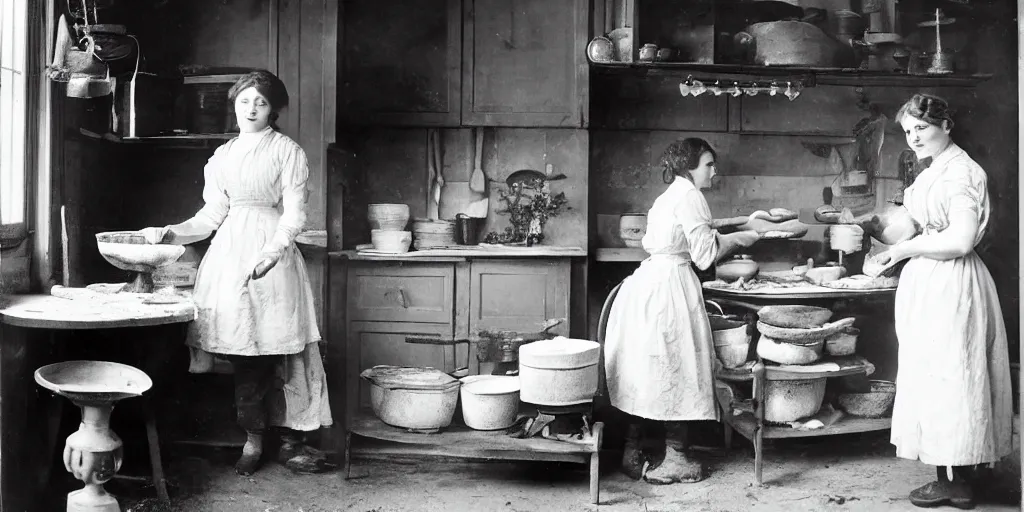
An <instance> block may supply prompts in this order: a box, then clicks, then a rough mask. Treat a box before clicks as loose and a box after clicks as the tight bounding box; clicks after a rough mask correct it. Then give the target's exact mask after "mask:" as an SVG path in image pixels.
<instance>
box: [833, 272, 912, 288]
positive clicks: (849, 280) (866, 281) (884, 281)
mask: <svg viewBox="0 0 1024 512" xmlns="http://www.w3.org/2000/svg"><path fill="white" fill-rule="evenodd" d="M897 284H899V279H897V278H895V277H869V276H866V275H864V274H857V275H855V276H850V277H844V278H842V279H837V280H835V281H832V282H828V283H822V284H821V286H826V287H828V288H839V289H843V290H876V289H880V288H895V287H896V285H897Z"/></svg>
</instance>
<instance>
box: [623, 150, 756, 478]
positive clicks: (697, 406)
mask: <svg viewBox="0 0 1024 512" xmlns="http://www.w3.org/2000/svg"><path fill="white" fill-rule="evenodd" d="M661 160H662V166H663V172H664V175H663V177H664V180H665V182H666V183H668V184H669V186H668V189H667V190H665V192H664V193H662V194H661V195H660V196H659V197H658V198H657V199H656V200H655V201H654V205H653V206H652V207H651V209H650V212H648V214H647V233H646V234H645V235H644V238H643V247H644V249H645V250H646V251H647V252H648V253H649V254H650V255H651V256H650V257H649V258H647V259H646V260H644V262H643V263H641V264H640V267H639V268H638V269H637V270H636V271H635V272H633V274H632V275H631V276H630V277H628V278H626V280H625V281H623V283H622V288H620V290H619V294H618V295H617V296H616V298H615V302H614V303H613V304H612V308H611V313H610V315H609V317H608V329H607V332H606V336H605V346H604V350H605V372H606V375H607V383H608V394H609V398H610V400H611V404H612V405H613V406H614V407H616V408H617V409H619V410H621V411H623V412H626V413H628V414H630V415H631V416H633V417H634V421H633V424H632V425H630V427H629V432H628V434H627V439H626V449H625V451H624V453H623V461H622V464H623V465H622V468H623V471H624V472H625V473H626V474H627V475H630V476H631V477H632V478H634V479H639V478H640V477H641V472H642V465H643V456H642V454H641V453H640V448H639V446H640V433H641V423H642V422H643V420H648V422H649V421H650V420H653V421H657V422H665V425H664V426H665V445H666V449H665V460H664V461H663V462H662V463H661V464H660V465H659V466H658V467H657V468H654V469H653V470H650V471H648V472H646V474H645V475H643V476H644V478H645V479H646V480H647V481H649V482H652V483H660V484H668V483H673V482H696V481H700V480H702V479H703V478H704V472H703V469H702V467H701V464H700V463H699V462H697V461H695V460H693V459H691V458H690V457H688V456H687V454H686V453H685V449H686V448H688V446H687V424H686V422H687V421H697V420H717V419H718V409H717V407H716V405H715V397H714V376H713V369H714V366H715V361H716V357H715V351H714V345H713V342H712V339H711V326H710V325H709V322H708V316H707V312H706V311H705V309H704V295H703V293H702V291H701V284H700V281H699V280H698V279H697V275H696V274H695V273H694V271H693V268H691V266H690V265H691V263H692V264H696V265H697V267H699V268H701V269H707V268H708V267H710V266H711V265H712V264H713V263H715V261H717V260H719V259H721V258H723V257H725V256H727V255H728V254H729V253H730V252H732V251H735V250H736V249H739V248H741V247H747V246H750V245H751V244H753V243H754V242H755V241H756V240H757V239H758V235H757V233H755V232H753V231H743V232H738V233H733V234H730V235H719V234H718V233H717V232H716V231H715V230H713V229H711V211H710V209H709V208H708V204H707V201H705V199H704V195H703V194H702V193H701V192H700V189H702V188H709V187H710V186H711V178H712V177H714V176H715V172H716V168H715V151H714V150H713V149H712V148H711V145H710V144H708V143H707V142H706V141H704V140H702V139H697V138H689V139H684V140H680V141H677V142H674V143H672V144H671V145H669V147H668V148H667V149H666V150H665V153H664V154H663V155H662V159H661ZM648 426H650V425H648Z"/></svg>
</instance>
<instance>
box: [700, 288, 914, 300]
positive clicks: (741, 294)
mask: <svg viewBox="0 0 1024 512" xmlns="http://www.w3.org/2000/svg"><path fill="white" fill-rule="evenodd" d="M895 293H896V288H876V289H870V290H856V289H840V288H825V287H820V286H813V287H812V286H808V287H801V288H777V289H769V290H764V291H746V290H733V289H729V288H718V287H712V286H705V287H704V295H707V296H712V297H715V296H718V297H731V298H735V299H772V300H789V299H857V298H861V299H863V298H868V297H878V296H885V295H893V294H895Z"/></svg>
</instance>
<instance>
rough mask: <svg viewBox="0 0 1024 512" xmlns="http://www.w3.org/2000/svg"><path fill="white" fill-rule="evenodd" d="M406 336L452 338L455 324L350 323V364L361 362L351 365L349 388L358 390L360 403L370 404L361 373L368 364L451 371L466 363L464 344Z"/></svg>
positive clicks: (368, 392)
mask: <svg viewBox="0 0 1024 512" xmlns="http://www.w3.org/2000/svg"><path fill="white" fill-rule="evenodd" d="M407 336H437V337H439V338H447V339H450V338H451V337H452V328H451V326H444V325H437V324H422V323H411V322H350V323H349V326H348V343H349V347H350V350H352V351H355V352H356V353H354V354H353V353H352V352H349V357H350V364H352V363H356V364H357V365H358V366H356V367H355V368H352V367H350V368H349V371H348V386H349V389H350V390H355V389H358V390H359V400H358V402H357V403H358V404H359V407H369V406H370V391H369V386H368V385H367V384H368V383H366V382H365V381H364V380H362V379H360V378H359V374H360V373H361V372H362V371H363V370H365V369H367V368H372V367H374V366H376V365H392V366H429V367H432V368H437V369H438V370H441V371H443V372H450V371H453V370H455V369H456V368H457V367H461V366H465V365H466V359H467V356H466V348H465V346H461V347H453V346H451V345H424V344H417V343H406V342H405V338H406V337H407ZM456 348H457V349H458V350H457V352H458V354H456ZM456 356H458V357H456ZM349 403H350V404H351V403H352V401H351V400H350V402H349Z"/></svg>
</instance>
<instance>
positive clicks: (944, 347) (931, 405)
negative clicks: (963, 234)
mask: <svg viewBox="0 0 1024 512" xmlns="http://www.w3.org/2000/svg"><path fill="white" fill-rule="evenodd" d="M986 179H987V177H986V175H985V171H984V170H982V169H981V167H980V166H979V165H978V164H977V163H976V162H974V160H972V159H971V158H970V157H969V156H967V153H965V152H964V151H963V150H962V149H960V148H959V147H958V146H956V145H955V144H953V145H950V147H949V148H947V149H946V150H945V151H943V153H942V154H940V155H939V156H938V157H936V158H935V161H934V162H933V163H932V165H931V166H930V167H929V168H928V169H926V170H925V171H924V172H922V173H921V175H920V176H918V177H917V179H916V180H915V182H914V184H913V185H911V186H910V187H908V188H907V190H906V192H905V194H904V205H905V206H906V207H907V209H908V210H909V211H910V213H911V215H913V217H914V219H915V220H917V221H918V222H919V223H920V224H921V225H922V226H924V227H925V232H924V234H922V235H921V236H928V235H929V234H933V233H936V232H939V231H942V230H943V229H945V228H946V227H948V226H949V213H950V212H953V211H963V210H969V211H971V212H973V213H975V214H977V215H978V220H979V229H978V235H977V237H976V238H975V242H974V243H975V245H977V243H978V242H979V241H980V240H981V237H982V236H983V235H984V233H985V228H986V226H987V224H988V219H989V211H990V206H989V198H988V189H987V184H986ZM896 335H897V337H898V339H899V371H898V374H897V377H896V402H895V406H894V408H893V417H892V434H891V441H892V443H893V444H894V445H895V446H896V455H897V456H899V457H902V458H905V459H919V460H920V461H921V462H924V463H925V464H930V465H935V466H966V465H972V464H980V463H985V462H995V461H998V460H999V459H1001V458H1002V457H1004V456H1006V455H1008V454H1009V453H1010V451H1011V449H1012V446H1011V428H1012V427H1011V419H1012V414H1013V406H1012V403H1011V401H1012V399H1011V391H1010V367H1009V358H1008V355H1007V336H1006V327H1005V325H1004V323H1003V316H1002V310H1001V309H1000V305H999V298H998V296H997V295H996V288H995V283H994V282H993V280H992V276H991V275H990V274H989V271H988V269H987V268H986V267H985V264H984V263H983V262H982V261H981V258H979V257H978V255H977V254H976V253H975V252H973V251H972V252H971V253H969V254H968V255H966V256H964V257H962V258H957V259H952V260H946V261H937V260H933V259H929V258H923V257H918V258H913V259H911V260H910V261H909V262H907V265H906V267H904V269H903V273H902V274H901V275H900V283H899V288H898V289H897V291H896Z"/></svg>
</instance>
